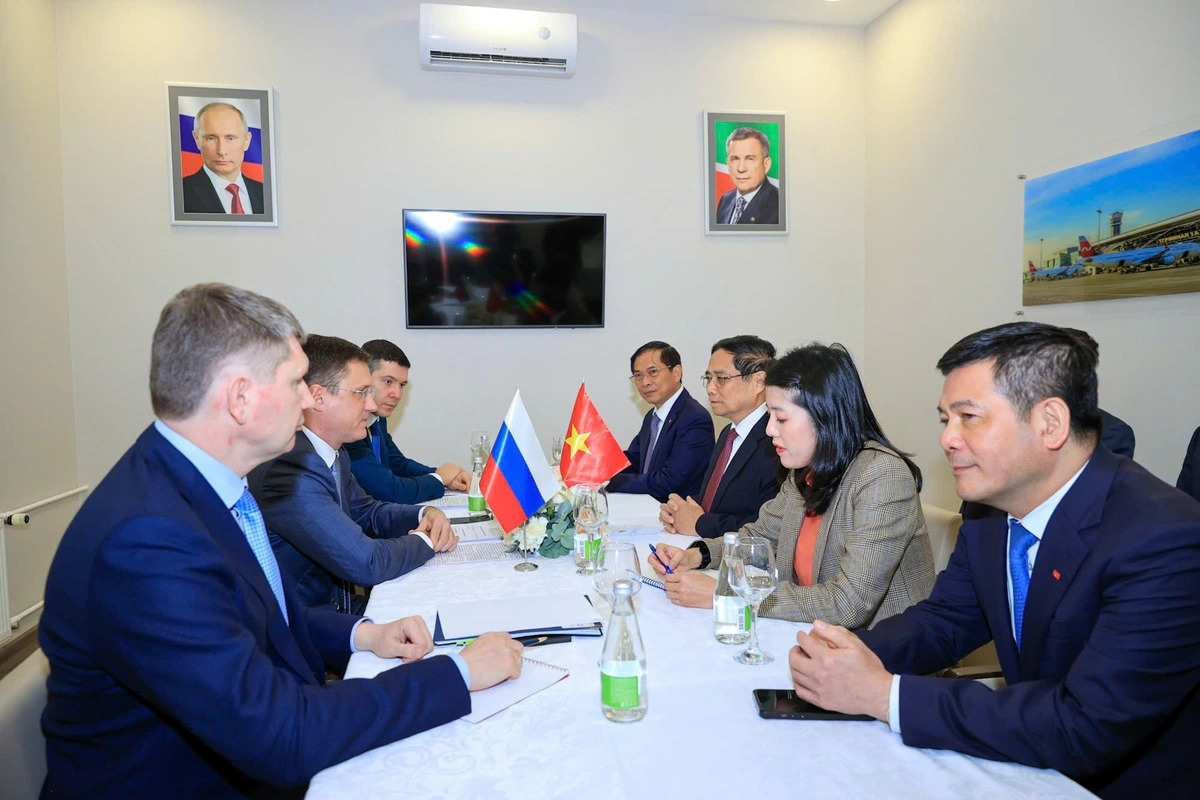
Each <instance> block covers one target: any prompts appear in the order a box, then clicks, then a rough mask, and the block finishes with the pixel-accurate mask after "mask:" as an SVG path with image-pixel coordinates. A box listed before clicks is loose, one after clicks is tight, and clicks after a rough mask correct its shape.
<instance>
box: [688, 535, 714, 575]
mask: <svg viewBox="0 0 1200 800" xmlns="http://www.w3.org/2000/svg"><path fill="white" fill-rule="evenodd" d="M688 550H699V551H700V566H699V567H697V568H696V569H708V565H709V564H711V563H712V555H711V554H710V553H709V552H708V542H706V541H704V540H703V539H701V540H700V541H698V542H692V543H691V544H689V545H688Z"/></svg>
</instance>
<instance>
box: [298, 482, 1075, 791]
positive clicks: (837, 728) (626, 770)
mask: <svg viewBox="0 0 1200 800" xmlns="http://www.w3.org/2000/svg"><path fill="white" fill-rule="evenodd" d="M608 526H609V538H610V539H615V540H620V541H629V542H633V543H634V544H635V545H636V547H637V550H638V555H639V558H640V560H641V563H642V570H643V573H644V574H646V575H652V574H653V573H652V572H651V570H650V568H649V566H648V565H647V563H646V558H647V557H648V556H649V548H648V545H649V544H650V543H657V542H660V541H662V542H668V543H672V544H679V545H681V546H684V547H686V546H687V543H688V542H690V541H691V539H690V537H684V536H677V535H674V534H668V533H666V532H665V531H662V530H661V528H660V527H659V525H658V522H657V504H656V503H655V502H654V501H653V499H652V498H648V497H643V496H631V495H616V494H614V495H611V496H610V516H609V522H608ZM531 560H532V561H533V562H534V563H537V565H538V569H537V570H536V571H534V572H517V571H515V570H514V569H513V565H514V563H516V562H515V561H513V560H502V561H488V562H479V563H462V564H445V565H437V564H426V565H425V566H423V567H421V568H419V569H417V570H415V571H413V572H411V573H409V574H407V575H404V576H401V577H400V578H396V579H394V580H391V581H388V582H386V583H383V584H380V585H379V586H376V587H375V589H374V590H373V592H372V594H371V599H370V602H369V604H368V606H367V615H368V616H369V617H371V618H372V619H374V620H376V621H377V622H387V621H390V620H393V619H397V618H399V617H402V616H408V615H412V614H419V615H421V616H423V617H424V618H425V621H426V623H427V624H428V625H429V627H430V630H432V629H433V623H434V618H435V615H436V609H437V605H438V603H439V602H445V603H449V602H461V601H469V600H481V599H490V600H495V601H497V602H503V600H504V599H505V598H524V597H530V596H532V595H538V594H547V595H549V594H554V593H559V592H566V591H577V592H581V593H587V594H589V595H590V596H591V597H592V598H593V601H594V603H595V604H596V605H597V610H599V611H600V612H601V613H602V615H603V616H604V618H605V619H606V620H607V611H608V608H607V605H606V604H604V601H603V600H601V599H600V598H599V596H598V595H597V593H596V592H595V590H594V589H593V588H592V585H591V578H590V577H589V576H582V575H576V574H575V564H574V561H573V559H572V558H571V557H570V556H569V555H568V556H563V557H561V558H557V559H547V558H542V557H534V558H533V559H531ZM634 601H635V609H636V611H637V617H638V623H639V625H640V627H641V632H642V640H643V642H644V643H645V650H646V671H647V684H648V689H647V700H648V707H649V711H648V713H647V715H646V717H645V719H643V720H641V721H639V722H634V723H624V724H621V723H614V722H610V721H608V720H607V719H605V717H604V716H603V714H602V713H601V710H600V670H599V667H598V666H597V662H598V659H599V657H600V651H601V645H602V639H601V638H579V637H577V638H575V639H573V640H572V641H571V642H569V643H566V644H555V645H544V646H541V647H537V648H529V649H528V650H527V651H526V656H527V657H529V658H533V659H537V660H540V661H544V662H547V663H551V664H554V665H557V666H559V667H564V668H566V669H567V670H569V672H570V674H569V676H568V677H567V678H566V679H564V680H561V681H559V682H558V683H555V684H553V685H551V686H550V687H548V688H546V689H544V690H542V691H540V692H538V693H536V694H534V695H532V696H530V697H527V698H525V699H524V700H522V701H520V702H518V703H516V704H515V705H512V706H510V707H508V708H507V709H505V710H503V711H501V712H499V713H498V714H496V715H494V716H492V717H489V718H487V719H485V720H483V721H481V722H479V723H474V724H473V723H470V722H467V721H465V720H456V721H454V722H451V723H449V724H447V725H443V726H441V727H439V728H435V729H433V730H429V731H426V732H424V733H421V734H418V735H416V736H412V737H409V738H408V739H404V740H402V741H399V742H395V743H393V744H390V745H387V746H384V747H379V748H377V749H375V750H372V751H369V752H367V753H364V754H362V755H360V756H358V757H357V758H353V759H350V760H349V761H345V762H343V763H341V764H338V765H336V766H333V767H330V768H329V769H326V770H324V771H322V772H321V773H319V774H318V775H317V776H316V777H315V778H314V779H313V781H312V784H311V786H310V788H309V791H308V797H309V798H311V799H312V800H346V798H363V799H364V800H365V798H434V797H450V798H514V800H530V798H535V799H539V800H540V798H579V799H580V800H590V798H597V799H599V798H604V799H605V800H609V799H610V798H618V797H621V798H641V797H659V798H664V799H666V798H677V797H692V798H709V797H735V796H736V797H763V798H767V797H804V798H826V797H830V798H833V797H836V798H844V799H846V800H849V798H862V797H870V798H872V800H884V798H918V797H919V798H926V799H927V800H936V799H938V798H945V800H965V798H971V800H979V799H980V798H1010V797H1038V798H1083V797H1092V796H1093V795H1091V794H1090V793H1089V792H1087V791H1086V790H1084V789H1083V788H1082V787H1080V786H1079V785H1078V784H1076V783H1074V782H1073V781H1071V780H1069V779H1067V778H1066V777H1064V776H1063V775H1061V774H1059V773H1057V772H1055V771H1053V770H1039V769H1033V768H1031V767H1023V766H1019V765H1016V764H1006V763H999V762H994V761H986V760H983V759H977V758H972V757H969V756H965V755H962V754H959V753H954V752H950V751H942V750H921V749H916V748H912V747H906V746H905V745H904V744H903V743H902V742H901V740H900V737H899V736H897V735H896V734H894V733H892V732H891V730H890V729H889V728H888V726H887V725H885V724H884V723H881V722H828V721H820V722H818V721H794V720H764V719H762V718H760V717H759V716H758V712H757V709H756V707H755V704H754V699H753V695H752V690H753V689H756V688H780V689H783V688H788V687H790V685H791V682H790V680H789V677H788V667H787V655H788V651H789V649H790V648H791V647H792V645H794V644H795V636H796V631H797V630H805V629H808V628H809V627H810V626H809V625H807V624H804V623H795V622H785V621H781V620H770V619H760V620H759V639H760V643H761V647H762V648H763V650H765V651H766V652H767V653H770V654H771V655H772V656H774V658H775V661H774V663H772V664H768V665H763V666H744V665H742V664H738V663H737V662H735V661H734V660H733V655H734V654H735V653H736V652H738V651H739V650H740V649H742V648H743V647H744V645H723V644H720V643H719V642H717V641H716V639H715V638H714V637H713V635H712V612H711V611H710V610H708V609H693V608H681V607H679V606H675V605H673V604H672V603H670V601H668V600H667V598H666V595H665V593H664V592H663V591H662V590H660V589H657V588H655V587H652V586H648V585H647V586H643V587H642V588H641V590H640V591H639V592H638V594H637V595H636V596H635V598H634ZM447 649H450V648H437V649H435V651H434V655H436V654H437V653H438V652H442V651H445V650H447ZM427 657H431V656H427ZM397 663H398V662H397ZM390 666H392V665H391V664H390V663H389V662H385V661H384V660H383V659H379V658H378V657H376V656H374V655H373V654H370V653H356V654H355V655H353V656H352V657H351V659H350V664H349V667H348V669H347V672H346V680H354V679H357V678H368V677H371V676H372V675H374V674H376V673H378V672H379V671H380V670H381V669H385V668H388V667H390Z"/></svg>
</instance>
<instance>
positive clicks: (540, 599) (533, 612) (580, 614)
mask: <svg viewBox="0 0 1200 800" xmlns="http://www.w3.org/2000/svg"><path fill="white" fill-rule="evenodd" d="M488 631H508V632H509V633H510V634H512V635H513V636H534V635H538V634H554V633H569V634H571V635H572V636H600V635H601V634H602V633H603V630H602V628H601V619H600V615H599V614H597V613H596V610H595V609H594V608H592V604H591V603H589V602H588V599H587V596H586V595H583V594H576V593H574V592H560V593H558V594H542V595H534V596H532V597H514V598H510V599H506V600H505V601H504V602H502V603H497V602H496V601H494V600H474V601H470V602H466V603H446V604H443V605H439V606H438V614H437V622H436V624H435V625H434V628H433V642H434V644H449V643H451V642H463V641H466V640H468V639H474V638H475V637H476V636H479V635H481V634H484V633H487V632H488Z"/></svg>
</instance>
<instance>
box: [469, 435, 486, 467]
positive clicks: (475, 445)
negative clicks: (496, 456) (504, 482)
mask: <svg viewBox="0 0 1200 800" xmlns="http://www.w3.org/2000/svg"><path fill="white" fill-rule="evenodd" d="M490 453H491V447H490V440H489V437H488V432H487V431H471V458H470V460H471V461H472V462H474V461H475V459H476V458H478V459H480V460H482V461H483V462H484V463H485V464H486V463H487V460H488V455H490Z"/></svg>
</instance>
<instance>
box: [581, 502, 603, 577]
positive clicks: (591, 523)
mask: <svg viewBox="0 0 1200 800" xmlns="http://www.w3.org/2000/svg"><path fill="white" fill-rule="evenodd" d="M574 505H575V565H576V566H577V567H579V569H577V570H575V574H576V575H591V574H592V573H594V572H595V571H596V561H597V559H598V556H599V555H600V541H599V539H598V538H597V536H598V534H599V532H600V527H601V526H602V525H603V524H604V521H605V520H606V519H608V497H607V496H606V495H605V494H604V493H603V492H601V491H599V490H597V489H596V487H595V486H582V485H581V486H576V487H575V493H574ZM580 529H582V532H581V531H580Z"/></svg>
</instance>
